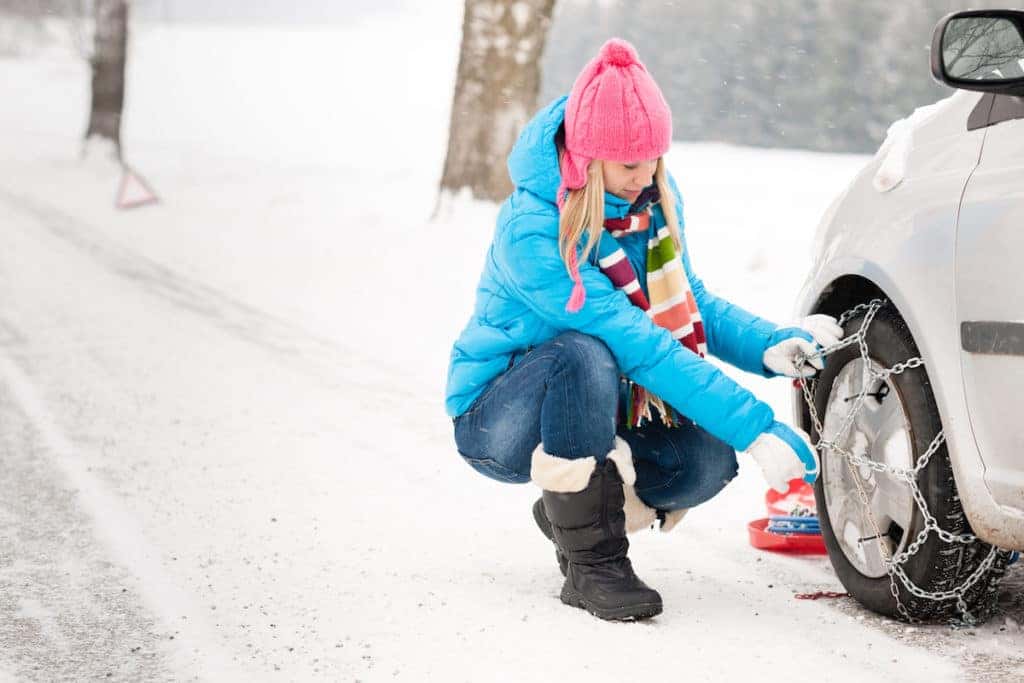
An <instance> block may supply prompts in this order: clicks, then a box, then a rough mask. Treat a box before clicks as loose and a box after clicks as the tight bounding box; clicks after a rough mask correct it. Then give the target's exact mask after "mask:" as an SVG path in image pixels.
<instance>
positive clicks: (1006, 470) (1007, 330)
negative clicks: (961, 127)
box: [956, 119, 1024, 509]
mask: <svg viewBox="0 0 1024 683" xmlns="http://www.w3.org/2000/svg"><path fill="white" fill-rule="evenodd" d="M1022 217H1024V120H1021V119H1016V120H1011V121H1004V122H1002V123H999V124H996V125H993V126H990V127H989V128H988V129H987V131H986V135H985V147H984V149H983V150H982V154H981V162H980V163H979V164H978V167H977V168H976V169H975V171H974V173H973V174H972V176H971V179H970V181H969V182H968V184H967V190H966V192H964V198H963V202H962V203H961V207H960V220H959V222H958V227H957V244H956V250H957V263H956V295H957V319H958V320H959V321H960V322H961V323H968V324H971V323H988V328H989V330H990V331H991V333H990V334H989V335H987V336H988V341H989V344H988V346H987V348H983V347H979V346H978V345H977V344H974V345H971V344H968V345H967V347H968V348H969V349H971V350H965V349H964V348H961V363H962V367H963V383H964V393H965V395H966V400H967V406H968V409H969V410H970V418H971V426H972V428H973V432H974V438H975V441H976V442H977V446H978V450H979V451H980V452H981V456H982V459H983V460H984V462H985V481H986V483H987V484H988V487H989V489H991V491H992V496H993V498H994V499H995V500H996V502H997V503H999V504H1001V505H1006V506H1010V507H1013V508H1017V509H1024V466H1022V465H1024V457H1022V456H1024V429H1022V427H1024V425H1022V424H1021V423H1020V422H1019V421H1020V419H1021V414H1020V405H1021V398H1022V396H1024V355H1022V350H1021V349H1020V348H1019V347H1020V344H1019V343H1014V342H1013V339H1012V335H1014V334H1016V333H1018V331H1019V329H1020V326H1019V323H1021V322H1022V321H1024V222H1022V220H1021V219H1022ZM1013 323H1018V324H1017V325H1014V324H1013ZM999 337H1001V338H1002V339H1000V338H999ZM961 346H962V347H963V346H964V344H961ZM983 351H984V352H983Z"/></svg>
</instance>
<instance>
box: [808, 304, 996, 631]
mask: <svg viewBox="0 0 1024 683" xmlns="http://www.w3.org/2000/svg"><path fill="white" fill-rule="evenodd" d="M886 303H887V302H886V301H884V300H882V299H873V300H871V301H870V302H868V303H866V304H859V305H857V306H854V307H853V308H851V309H850V310H848V311H846V312H845V313H843V314H842V316H840V317H839V325H840V326H843V325H845V324H846V323H847V322H848V321H849V320H850V319H852V318H853V317H854V316H855V315H857V314H858V313H861V312H864V321H863V322H862V323H861V325H860V328H859V329H858V330H857V332H856V334H852V335H850V336H849V337H846V338H844V339H842V340H840V341H839V342H838V343H837V344H834V345H832V346H829V347H827V348H824V349H822V350H821V351H819V352H818V353H817V354H815V355H814V356H808V357H807V358H805V359H803V360H802V361H801V362H799V363H798V366H800V367H802V366H803V364H804V363H806V362H807V360H808V359H810V358H815V357H817V358H824V357H826V356H828V355H829V354H831V353H835V352H836V351H838V350H840V349H844V348H846V347H847V346H851V345H853V344H857V345H858V346H859V347H860V356H861V359H862V360H863V361H864V381H863V382H862V389H861V391H860V393H859V394H858V395H857V396H856V397H855V398H854V399H853V401H854V403H853V407H852V408H851V409H850V411H849V413H848V414H847V415H846V417H845V419H844V421H843V423H842V425H841V426H840V427H839V430H838V432H837V433H836V435H835V436H834V437H833V438H832V439H831V440H826V439H824V429H823V424H822V421H821V419H820V418H819V416H818V414H817V411H816V409H815V407H814V384H815V381H816V380H814V379H809V380H804V381H802V382H800V388H801V389H802V391H803V395H804V400H805V401H806V402H807V407H808V409H809V410H810V415H811V420H813V422H814V428H815V429H816V430H817V432H818V435H819V441H818V443H817V444H816V446H815V447H816V448H817V449H818V451H819V452H820V453H821V455H822V456H824V454H825V451H826V450H830V451H832V452H833V453H837V454H840V455H842V456H843V458H844V459H845V461H846V465H847V467H849V468H850V473H851V474H852V475H853V476H852V479H853V481H854V482H855V483H856V485H857V493H858V496H859V498H860V501H861V503H862V504H863V506H864V512H865V513H866V515H865V517H866V518H867V520H868V521H869V522H870V523H871V527H872V529H873V530H874V533H875V539H876V542H877V543H878V550H879V554H880V555H881V557H882V560H883V561H884V562H885V564H886V566H887V568H888V574H889V586H890V590H891V591H892V596H893V598H895V599H896V611H897V612H898V613H899V615H900V616H901V617H902V618H903V619H905V620H906V621H908V622H917V621H919V620H918V619H915V618H914V617H912V616H911V615H910V613H909V612H908V611H907V608H906V607H905V606H904V605H903V603H902V602H901V601H900V595H899V588H898V586H897V584H896V582H897V580H898V581H899V582H900V583H902V584H903V586H904V587H905V588H906V589H907V591H909V592H910V593H911V594H912V595H915V596H917V597H919V598H924V599H927V600H956V604H957V609H958V610H959V612H960V616H961V619H962V621H963V622H964V623H966V624H969V625H975V624H976V623H977V620H976V619H975V617H974V616H973V615H972V614H971V613H970V611H969V610H968V607H967V602H966V601H965V600H964V595H965V594H966V593H967V591H968V590H970V589H971V587H972V586H974V585H975V584H976V583H978V581H980V580H981V579H982V577H984V576H985V574H986V573H987V572H988V571H989V570H990V569H991V568H992V565H993V564H994V563H995V560H996V557H997V555H998V553H999V552H1000V551H999V549H998V548H996V547H995V546H991V548H990V550H989V553H988V555H987V556H986V557H985V559H984V560H982V562H981V564H979V565H978V568H977V569H975V570H974V572H972V573H971V575H970V576H968V577H967V579H966V580H965V581H964V582H963V583H962V584H961V585H960V586H958V587H956V588H954V589H952V590H946V591H938V592H928V591H925V590H923V589H921V588H920V587H918V586H917V585H915V584H914V582H913V581H911V580H910V577H908V576H907V574H906V571H904V568H903V565H904V563H906V562H907V560H909V559H910V558H911V557H913V556H914V554H915V553H917V551H918V550H919V549H920V548H921V545H922V544H923V543H924V542H925V541H926V540H927V538H928V534H929V533H931V532H935V533H936V534H937V535H938V537H939V538H940V539H942V540H943V541H945V542H946V543H962V544H965V545H966V544H970V543H974V542H975V541H977V540H978V538H977V537H976V536H974V535H973V534H954V533H950V532H949V531H945V530H944V529H941V528H940V527H939V523H938V520H936V519H935V517H934V516H933V515H932V514H931V512H929V510H928V505H927V503H926V502H925V499H924V495H923V494H922V493H921V489H920V488H919V487H918V485H917V475H918V474H919V473H920V472H921V470H923V469H924V468H925V467H926V466H927V465H928V461H929V460H930V459H931V457H932V455H933V454H934V453H935V452H936V451H937V450H938V449H939V448H940V447H941V446H942V443H943V441H944V439H945V437H944V435H943V432H942V431H941V430H940V431H939V433H938V434H936V435H935V438H934V439H932V442H931V444H930V445H929V446H928V448H927V450H925V452H924V453H922V454H921V456H920V457H918V459H917V462H916V463H915V464H914V467H913V468H911V469H907V468H902V467H893V466H891V465H886V464H884V463H881V462H875V461H874V460H871V459H869V458H866V457H864V456H862V455H858V454H856V453H853V452H851V451H850V450H848V449H845V448H843V447H841V446H840V445H839V444H840V443H842V442H843V440H844V438H845V437H846V435H847V432H848V431H849V430H850V428H851V427H852V426H853V422H854V419H855V417H856V415H857V412H858V411H859V410H860V409H861V407H862V406H863V404H864V400H865V399H866V398H867V396H868V393H869V390H870V387H871V382H870V380H872V379H873V380H881V381H886V380H888V379H889V378H890V377H892V376H894V375H898V374H900V373H902V372H904V371H906V370H909V369H911V368H916V367H920V366H922V365H924V361H923V360H922V359H921V358H920V357H916V358H911V359H909V360H906V361H904V362H902V363H897V364H896V365H894V366H892V367H891V368H888V369H882V370H876V369H874V368H873V367H872V363H871V358H870V356H869V354H868V345H867V330H868V327H869V326H870V325H871V321H872V320H873V319H874V317H875V314H876V313H877V312H878V310H879V309H880V308H881V307H882V306H884V305H885V304H886ZM822 459H823V457H822ZM857 467H865V468H869V469H871V470H874V471H875V472H884V473H886V474H887V475H888V476H890V477H892V478H893V479H895V480H898V481H902V482H903V483H905V484H906V485H907V486H909V487H910V492H911V494H912V495H913V497H914V502H915V504H916V506H917V509H918V510H920V512H921V515H922V516H923V518H924V521H925V527H924V529H922V530H921V532H920V533H919V534H918V535H917V537H916V538H914V540H913V541H912V542H911V543H909V544H908V545H907V547H906V549H905V550H904V551H903V552H900V553H897V554H896V555H894V556H892V557H890V556H889V551H888V550H887V549H886V547H885V543H884V542H883V540H882V539H883V534H882V532H881V529H879V527H878V522H877V521H876V520H875V517H874V515H873V514H872V512H871V507H870V504H869V502H868V495H867V492H866V491H865V490H864V485H863V482H862V481H861V477H860V476H859V474H858V473H857V472H856V470H855V468H857ZM819 476H820V475H819Z"/></svg>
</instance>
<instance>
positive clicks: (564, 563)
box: [533, 498, 569, 576]
mask: <svg viewBox="0 0 1024 683" xmlns="http://www.w3.org/2000/svg"><path fill="white" fill-rule="evenodd" d="M533 521H535V522H537V526H538V527H540V532H541V533H542V534H544V535H545V536H547V539H548V540H549V541H551V543H552V544H553V545H554V546H555V559H556V560H558V569H559V570H561V572H562V576H565V573H566V571H567V570H568V566H569V560H568V559H567V558H566V557H565V553H563V552H562V550H561V549H560V548H559V547H558V544H557V543H555V532H554V531H552V530H551V522H549V521H548V513H547V512H546V511H545V510H544V499H543V498H538V499H537V502H536V503H534V504H533Z"/></svg>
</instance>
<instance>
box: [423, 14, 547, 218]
mask: <svg viewBox="0 0 1024 683" xmlns="http://www.w3.org/2000/svg"><path fill="white" fill-rule="evenodd" d="M554 4H555V0H515V1H513V0H466V10H465V17H464V18H463V22H462V48H461V49H460V52H459V70H458V75H457V80H456V83H455V97H454V99H453V101H452V117H451V124H450V130H449V133H448V155H447V157H446V158H445V162H444V174H443V176H442V178H441V190H442V191H444V190H450V191H456V190H460V189H462V188H464V187H468V188H469V189H470V190H471V191H472V193H473V196H474V197H477V198H478V199H491V200H498V199H501V198H503V197H505V196H506V195H507V194H508V193H509V192H510V191H511V189H512V184H511V182H510V181H509V178H508V171H507V170H506V169H505V157H506V156H507V155H508V153H509V150H511V149H512V144H513V143H514V142H515V139H516V136H517V135H518V134H519V130H520V129H521V128H522V127H523V125H524V124H525V123H526V122H527V121H528V120H529V117H530V114H531V113H532V111H533V109H534V107H535V106H536V104H537V93H538V91H539V90H540V57H541V54H542V53H543V51H544V43H545V41H546V40H547V34H548V26H549V25H550V24H551V11H552V8H553V7H554Z"/></svg>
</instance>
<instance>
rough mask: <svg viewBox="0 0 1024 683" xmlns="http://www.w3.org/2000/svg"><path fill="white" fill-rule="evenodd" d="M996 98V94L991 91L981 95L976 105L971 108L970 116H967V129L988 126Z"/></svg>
mask: <svg viewBox="0 0 1024 683" xmlns="http://www.w3.org/2000/svg"><path fill="white" fill-rule="evenodd" d="M995 99H996V96H995V95H993V94H992V93H990V92H987V93H985V94H984V95H982V96H981V99H980V100H978V103H977V104H976V105H974V109H972V110H971V114H970V116H968V117H967V130H978V129H979V128H985V127H986V126H988V116H989V114H991V113H992V102H994V101H995Z"/></svg>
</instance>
